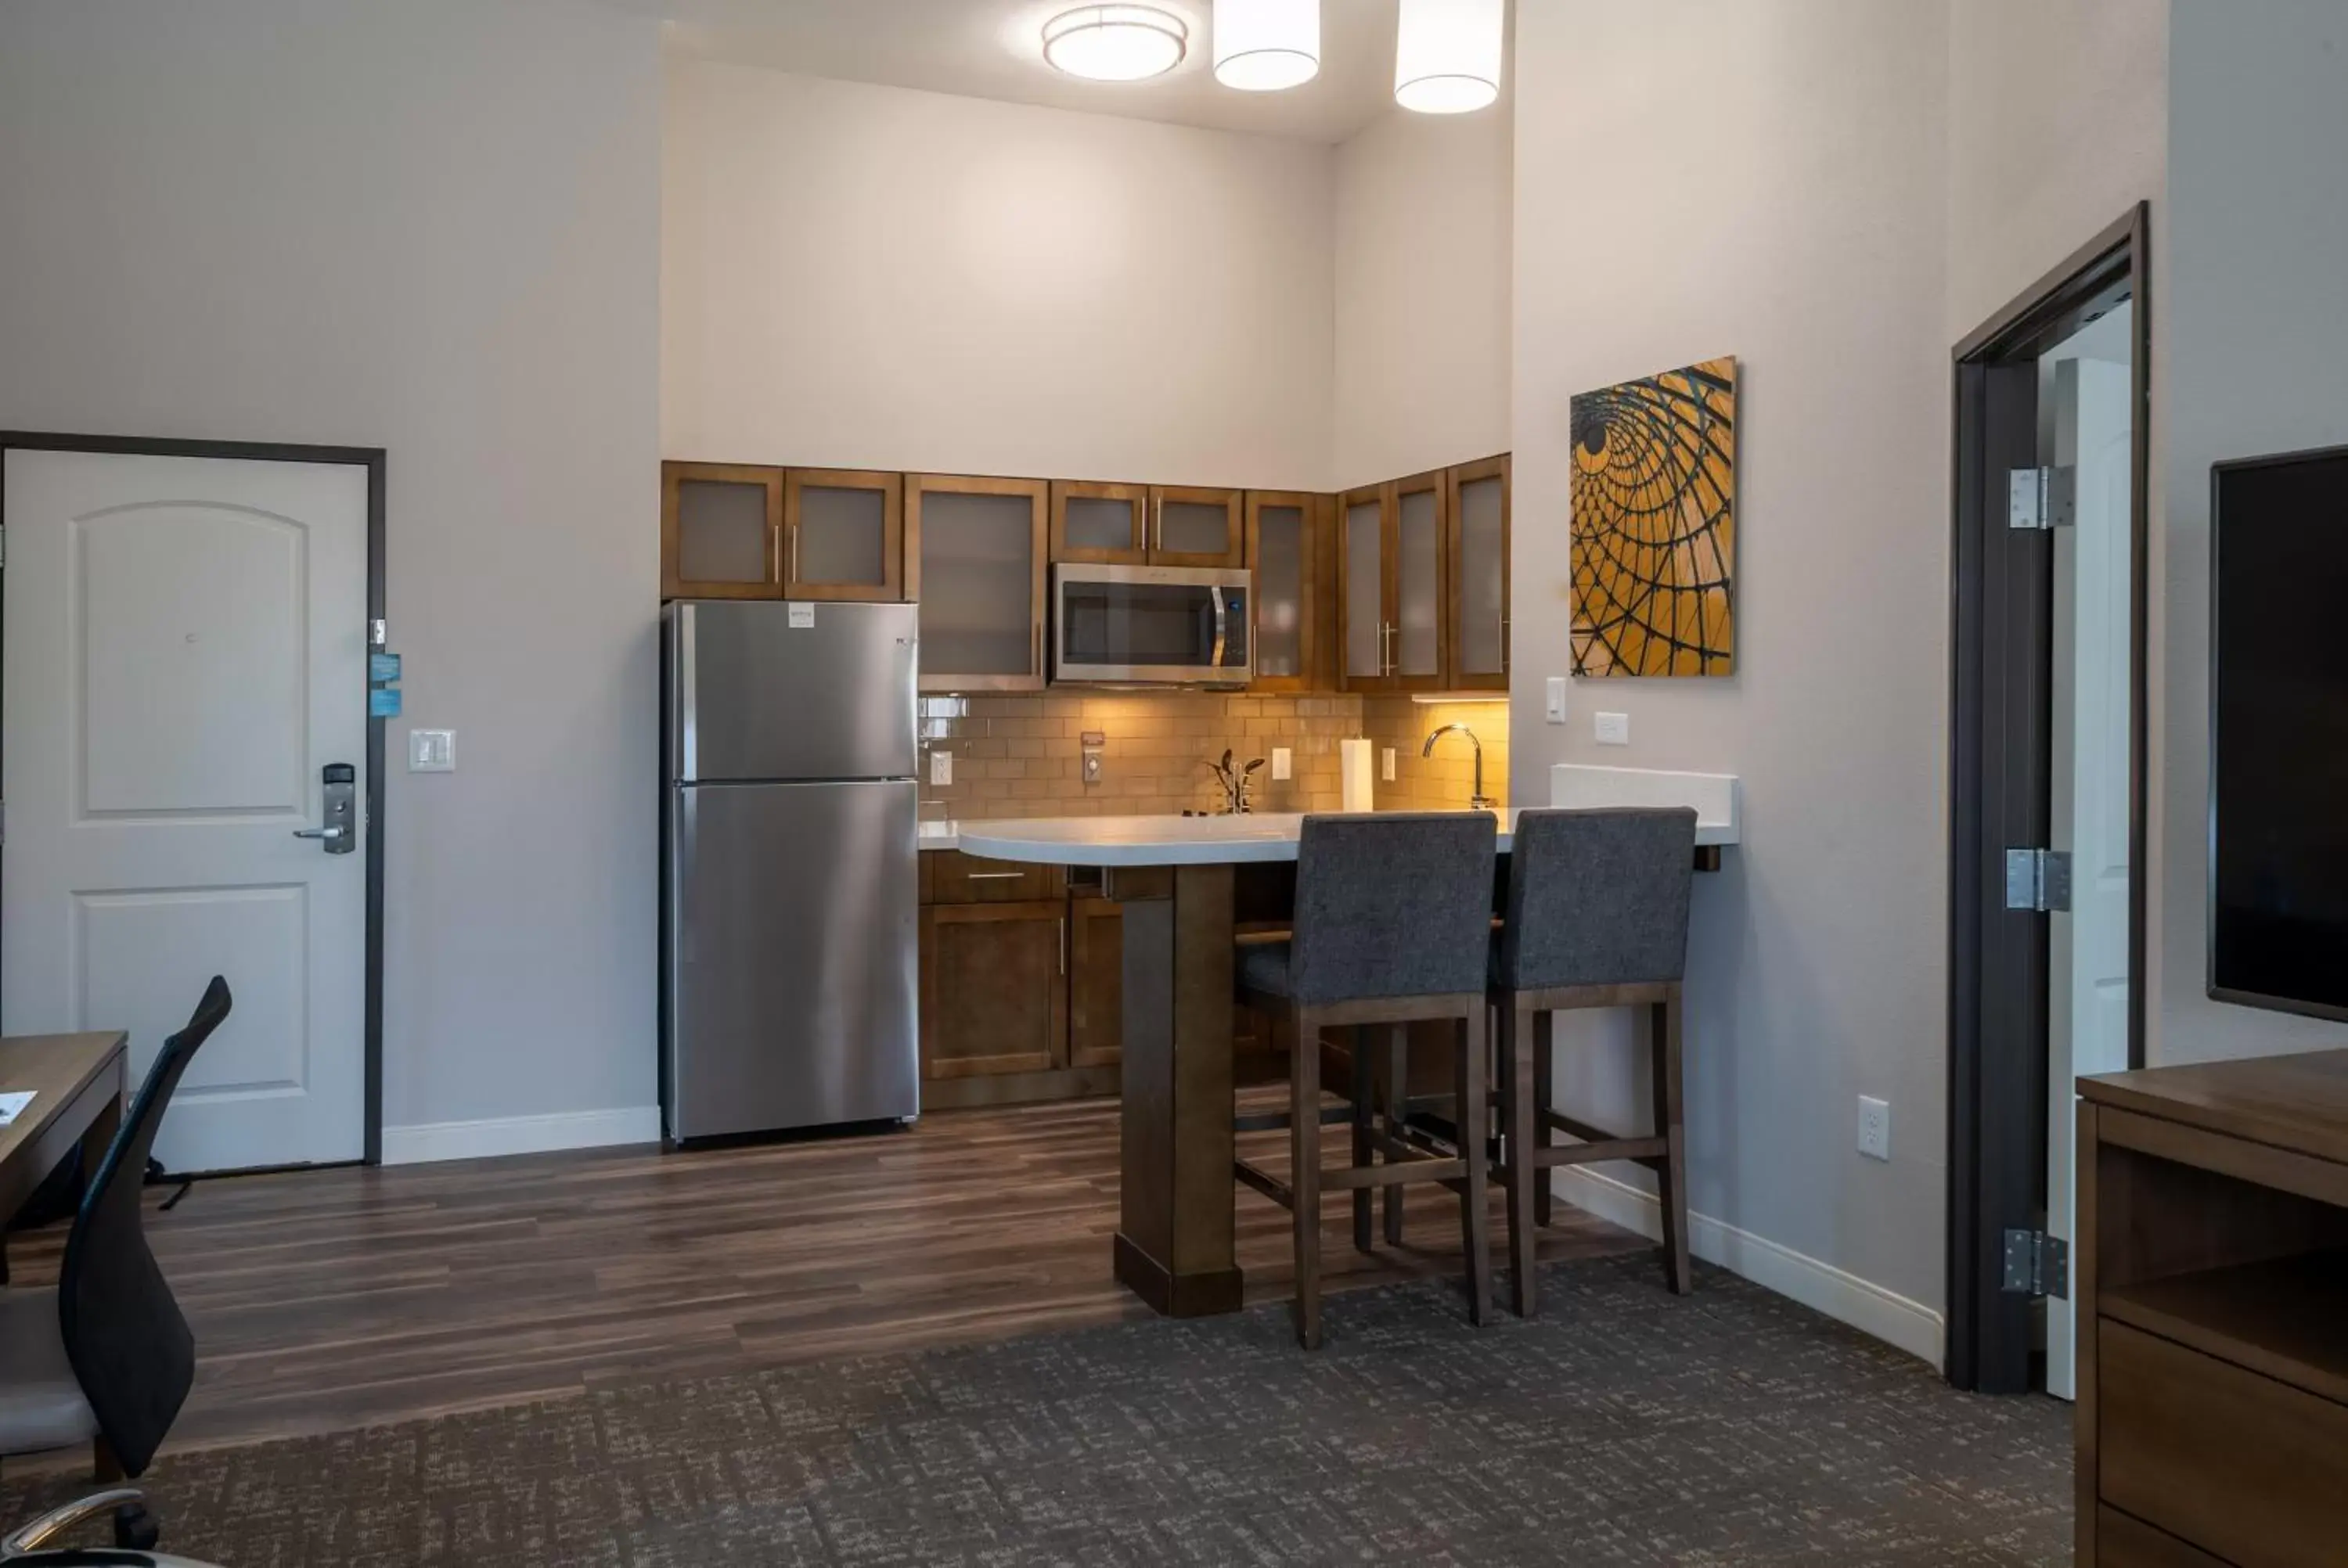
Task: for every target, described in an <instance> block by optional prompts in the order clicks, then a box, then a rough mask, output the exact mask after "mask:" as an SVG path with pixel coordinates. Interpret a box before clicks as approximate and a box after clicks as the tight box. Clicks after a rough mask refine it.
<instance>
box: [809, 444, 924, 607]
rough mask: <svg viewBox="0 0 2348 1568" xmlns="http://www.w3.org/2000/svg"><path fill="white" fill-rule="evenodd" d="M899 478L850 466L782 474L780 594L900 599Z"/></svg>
mask: <svg viewBox="0 0 2348 1568" xmlns="http://www.w3.org/2000/svg"><path fill="white" fill-rule="evenodd" d="M904 508H905V493H904V480H903V477H901V476H900V475H896V474H874V473H866V472H863V471H860V470H857V469H848V468H793V469H791V470H789V471H788V473H786V474H785V475H784V477H783V597H784V598H785V599H843V600H901V599H903V598H904V597H905V510H904Z"/></svg>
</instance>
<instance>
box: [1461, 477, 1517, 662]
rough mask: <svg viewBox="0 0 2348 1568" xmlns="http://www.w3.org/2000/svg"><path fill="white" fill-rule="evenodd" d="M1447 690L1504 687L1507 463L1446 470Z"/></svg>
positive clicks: (1506, 584) (1506, 593)
mask: <svg viewBox="0 0 2348 1568" xmlns="http://www.w3.org/2000/svg"><path fill="white" fill-rule="evenodd" d="M1449 492H1450V511H1451V559H1450V561H1449V563H1448V565H1449V570H1450V578H1451V673H1450V676H1449V678H1448V680H1447V688H1448V689H1449V690H1453V691H1463V692H1474V691H1488V692H1505V691H1507V690H1508V689H1509V459H1508V456H1507V455H1506V454H1503V455H1501V456H1498V457H1487V458H1485V459H1484V460H1483V461H1482V462H1480V463H1463V464H1461V465H1460V466H1457V467H1456V468H1454V469H1452V470H1451V471H1450V477H1449Z"/></svg>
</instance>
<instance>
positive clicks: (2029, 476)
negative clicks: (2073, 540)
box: [2005, 463, 2079, 528]
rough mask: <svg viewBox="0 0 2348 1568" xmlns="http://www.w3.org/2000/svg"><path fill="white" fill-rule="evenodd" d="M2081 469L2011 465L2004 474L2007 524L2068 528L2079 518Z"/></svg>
mask: <svg viewBox="0 0 2348 1568" xmlns="http://www.w3.org/2000/svg"><path fill="white" fill-rule="evenodd" d="M2078 501H2079V470H2078V469H2076V468H2075V467H2073V466H2070V465H2069V464H2067V463H2066V464H2065V465H2064V466H2061V467H2059V468H2009V469H2007V470H2006V475H2005V526H2006V527H2008V528H2069V527H2070V526H2071V525H2072V524H2073V523H2074V522H2076V521H2077V520H2078V509H2079V508H2078Z"/></svg>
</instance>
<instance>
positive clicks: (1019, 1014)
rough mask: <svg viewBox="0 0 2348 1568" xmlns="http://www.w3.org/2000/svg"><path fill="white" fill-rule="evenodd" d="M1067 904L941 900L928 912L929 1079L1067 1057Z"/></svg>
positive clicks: (1041, 1066) (1032, 1067)
mask: <svg viewBox="0 0 2348 1568" xmlns="http://www.w3.org/2000/svg"><path fill="white" fill-rule="evenodd" d="M1067 922H1068V907H1067V904H1066V900H1064V899H1057V898H1056V899H1052V900H1049V901H1048V902H1043V901H1039V902H1029V903H1016V904H932V905H931V906H930V907H928V908H926V909H923V910H922V939H921V959H922V1077H923V1078H924V1079H933V1078H965V1077H971V1076H974V1075H979V1074H989V1073H1006V1072H1043V1071H1049V1070H1050V1069H1052V1068H1056V1067H1063V1066H1066V1064H1067V1051H1068V983H1067V963H1068V958H1067V938H1068V926H1067Z"/></svg>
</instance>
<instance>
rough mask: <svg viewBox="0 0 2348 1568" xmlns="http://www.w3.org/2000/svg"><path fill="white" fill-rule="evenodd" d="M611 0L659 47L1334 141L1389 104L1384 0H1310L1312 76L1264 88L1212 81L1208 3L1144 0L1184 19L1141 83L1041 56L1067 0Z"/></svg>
mask: <svg viewBox="0 0 2348 1568" xmlns="http://www.w3.org/2000/svg"><path fill="white" fill-rule="evenodd" d="M1076 3H1077V0H623V4H625V5H629V6H630V7H632V8H633V9H636V10H639V11H651V12H654V13H657V14H659V15H663V16H665V17H667V18H668V21H669V28H668V31H669V44H670V47H671V48H672V49H675V50H676V51H678V52H680V53H683V54H685V55H687V56H695V57H699V58H705V59H715V60H730V61H734V62H736V63H738V64H744V65H757V66H766V67H772V68H775V69H778V70H787V71H798V72H800V73H803V74H805V75H808V76H815V77H839V78H842V79H844V80H848V81H859V82H880V83H885V84H888V85H890V86H893V87H924V88H927V89H929V90H931V91H932V92H942V93H961V94H963V95H965V96H967V97H984V98H1004V99H1008V100H1010V101H1012V102H1014V103H1027V104H1044V105H1048V106H1050V107H1052V108H1068V109H1082V110H1086V111H1088V112H1091V113H1094V114H1116V115H1129V116H1131V117H1133V118H1137V119H1155V120H1169V121H1172V122H1175V123H1177V124H1181V125H1196V126H1207V127H1211V128H1217V129H1222V130H1241V131H1260V132H1264V133H1268V134H1272V135H1277V136H1292V137H1300V138H1306V139H1308V140H1313V141H1323V142H1334V141H1343V140H1344V138H1347V137H1349V136H1351V135H1353V134H1354V132H1355V131H1357V130H1359V129H1361V128H1362V127H1364V126H1365V125H1367V124H1368V123H1369V122H1370V121H1372V120H1374V119H1375V118H1378V117H1379V116H1380V115H1382V114H1385V113H1386V112H1387V111H1388V110H1389V109H1391V108H1394V46H1395V11H1396V6H1397V0H1322V5H1321V74H1320V75H1319V76H1318V77H1314V78H1313V80H1312V81H1310V82H1307V83H1306V84H1305V85H1304V86H1303V87H1292V88H1290V89H1289V90H1288V91H1286V92H1278V93H1242V92H1235V91H1233V90H1231V88H1228V87H1222V86H1220V84H1218V83H1217V82H1216V80H1215V77H1214V72H1213V70H1212V68H1211V64H1210V62H1211V59H1212V51H1211V47H1210V40H1209V36H1208V28H1209V21H1210V16H1211V15H1212V12H1213V5H1212V0H1150V3H1151V4H1154V5H1159V6H1160V7H1162V8H1163V9H1166V10H1169V11H1172V12H1174V13H1176V14H1177V15H1180V16H1181V17H1182V19H1183V20H1184V21H1185V22H1187V23H1188V24H1189V27H1190V50H1189V56H1188V57H1187V58H1185V59H1184V60H1183V62H1182V64H1181V65H1179V66H1178V67H1175V68H1174V69H1173V70H1171V71H1169V72H1168V73H1167V74H1166V75H1165V76H1162V77H1155V78H1153V79H1151V80H1149V81H1146V82H1086V81H1078V80H1076V79H1075V78H1074V77H1066V76H1063V75H1061V74H1060V73H1059V72H1057V71H1056V70H1054V69H1052V67H1049V66H1047V65H1045V63H1044V55H1043V44H1042V29H1043V26H1044V23H1045V21H1046V20H1048V19H1049V18H1050V17H1052V16H1054V15H1058V14H1059V13H1060V12H1062V11H1065V10H1066V9H1068V8H1069V7H1070V6H1071V5H1075V4H1076ZM1483 112H1484V113H1486V114H1498V113H1506V112H1507V110H1506V108H1505V107H1503V106H1496V107H1495V108H1489V109H1486V110H1484V111H1483Z"/></svg>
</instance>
